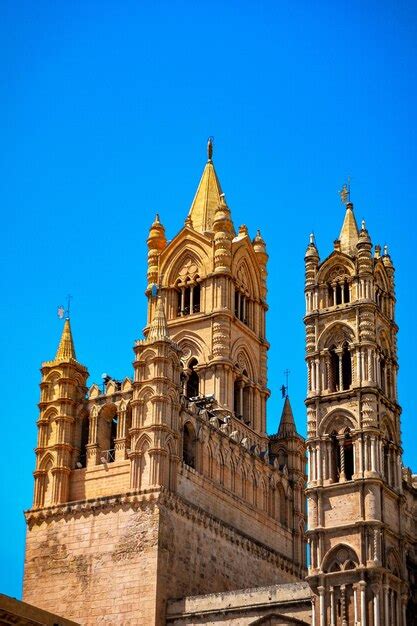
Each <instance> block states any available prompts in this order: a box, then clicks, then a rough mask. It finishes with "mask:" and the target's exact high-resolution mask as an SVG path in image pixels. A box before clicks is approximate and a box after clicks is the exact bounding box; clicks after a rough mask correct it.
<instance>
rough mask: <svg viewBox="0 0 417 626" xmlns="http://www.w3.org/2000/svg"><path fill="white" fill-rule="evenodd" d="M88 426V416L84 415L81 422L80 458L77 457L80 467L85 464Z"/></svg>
mask: <svg viewBox="0 0 417 626" xmlns="http://www.w3.org/2000/svg"><path fill="white" fill-rule="evenodd" d="M88 427H89V423H88V417H85V418H84V419H83V420H82V422H81V442H80V458H79V459H78V461H79V463H80V464H81V467H85V466H86V465H87V444H88Z"/></svg>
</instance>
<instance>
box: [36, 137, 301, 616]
mask: <svg viewBox="0 0 417 626" xmlns="http://www.w3.org/2000/svg"><path fill="white" fill-rule="evenodd" d="M147 243H148V275H147V289H146V296H147V300H148V323H147V326H146V328H145V331H144V337H145V338H144V339H141V340H138V341H136V342H135V345H134V362H133V376H132V378H129V377H127V378H125V379H124V380H121V381H118V380H113V379H111V378H107V379H106V380H105V381H104V384H103V386H102V387H99V386H98V385H92V386H91V387H90V388H89V389H88V390H87V387H86V381H87V378H88V371H87V369H86V368H85V367H84V366H83V365H81V364H80V363H79V362H78V361H77V358H76V354H75V349H74V343H73V339H72V334H71V326H70V320H69V319H66V320H65V323H64V328H63V333H62V338H61V341H60V344H59V347H58V351H57V354H56V357H55V359H53V360H52V361H48V362H45V363H43V365H42V370H41V371H42V381H41V400H40V403H39V419H38V444H37V447H36V469H35V472H34V477H35V492H34V501H33V506H32V508H31V509H30V510H29V511H27V512H26V519H27V526H28V530H27V544H26V559H25V576H24V600H25V601H26V602H29V603H31V604H34V605H36V606H39V607H41V608H43V609H45V610H48V611H51V612H53V613H58V614H61V615H63V616H65V617H66V618H67V619H71V620H74V621H75V622H79V623H81V624H85V625H90V624H98V623H100V624H104V623H105V624H112V625H116V624H123V625H128V624H132V625H133V624H144V625H151V624H152V625H154V624H158V625H159V624H164V623H165V622H166V619H167V618H166V606H167V601H168V600H169V599H178V598H182V597H186V596H194V595H198V594H218V593H220V592H223V593H224V592H229V593H232V594H233V592H234V590H238V589H242V588H247V587H252V588H255V587H256V588H258V587H261V586H262V587H265V586H271V585H277V584H280V583H285V584H286V585H289V587H288V589H291V590H292V591H291V593H294V594H295V595H294V598H298V597H299V596H300V594H301V596H303V597H304V599H305V597H306V589H307V586H306V585H305V584H303V583H301V582H300V581H303V580H304V578H305V576H306V574H307V569H306V556H305V553H306V550H305V541H306V540H305V523H306V519H305V509H306V506H305V493H304V487H305V481H306V476H305V460H306V457H305V443H304V440H303V439H302V438H301V437H300V436H299V435H298V434H297V432H296V429H295V423H294V418H293V415H292V411H291V406H290V403H289V399H288V398H286V401H285V404H284V409H283V414H282V418H281V423H280V427H279V430H278V432H277V433H276V434H275V435H273V436H268V435H267V433H266V403H267V399H268V396H269V390H268V387H267V351H268V342H267V339H266V334H265V315H266V311H267V303H266V292H267V290H266V276H267V260H268V255H267V252H266V247H265V242H264V240H263V239H262V237H261V235H260V233H259V232H258V234H257V235H256V236H255V238H254V239H253V240H251V239H250V237H249V234H248V231H247V228H246V227H245V226H241V227H240V228H239V229H238V231H237V232H236V231H235V228H234V225H233V222H232V218H231V214H230V210H229V208H228V206H227V203H226V199H225V196H224V194H223V192H222V190H221V187H220V183H219V180H218V178H217V175H216V172H215V169H214V165H213V162H212V146H211V143H209V153H208V161H207V163H206V165H205V168H204V172H203V175H202V178H201V181H200V184H199V186H198V189H197V193H196V195H195V198H194V200H193V203H192V206H191V209H190V211H189V214H188V216H187V218H186V220H185V224H184V227H183V228H182V229H181V230H180V232H179V233H178V234H177V235H176V236H175V237H174V238H173V239H172V240H171V241H170V242H168V241H167V239H166V236H165V230H164V227H163V225H162V223H161V222H160V220H159V218H158V217H157V218H156V219H155V221H154V222H153V224H152V226H151V228H150V231H149V237H148V242H147ZM294 585H295V586H294ZM297 585H298V586H297ZM300 585H301V587H300ZM282 593H283V592H282ZM282 593H281V595H282ZM265 594H266V595H267V596H268V597H272V596H271V594H269V592H268V593H267V592H265ZM297 594H298V595H297ZM303 594H304V595H303ZM272 595H274V594H272ZM284 595H285V594H284ZM301 596H300V597H301ZM274 597H275V596H274ZM277 597H278V596H277ZM279 597H281V596H279ZM294 602H295V603H296V602H298V600H297V601H296V600H294ZM261 604H262V606H264V604H263V603H261ZM184 606H185V605H184ZM307 613H308V611H307ZM298 615H299V614H298ZM184 619H186V618H185V617H184ZM291 619H292V618H291ZM294 619H295V618H294ZM170 623H188V622H186V621H183V622H177V621H175V619H174V618H172V620H171V621H170ZM193 623H198V622H195V621H194V622H193ZM236 623H238V622H236ZM240 623H251V622H240ZM271 623H272V622H271ZM291 623H292V622H291ZM297 623H300V622H297ZM304 623H305V622H304Z"/></svg>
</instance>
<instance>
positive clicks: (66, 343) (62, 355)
mask: <svg viewBox="0 0 417 626" xmlns="http://www.w3.org/2000/svg"><path fill="white" fill-rule="evenodd" d="M76 358H77V357H76V356H75V349H74V341H73V339H72V332H71V324H70V321H69V317H67V318H66V320H65V322H64V328H63V329H62V335H61V340H60V342H59V346H58V350H57V351H56V356H55V361H71V360H74V361H75V360H76Z"/></svg>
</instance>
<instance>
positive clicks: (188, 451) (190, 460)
mask: <svg viewBox="0 0 417 626" xmlns="http://www.w3.org/2000/svg"><path fill="white" fill-rule="evenodd" d="M182 460H183V461H184V463H185V464H186V465H188V466H189V467H192V468H194V469H195V467H196V437H195V432H194V428H193V426H192V425H191V424H190V423H187V424H185V426H184V429H183V437H182Z"/></svg>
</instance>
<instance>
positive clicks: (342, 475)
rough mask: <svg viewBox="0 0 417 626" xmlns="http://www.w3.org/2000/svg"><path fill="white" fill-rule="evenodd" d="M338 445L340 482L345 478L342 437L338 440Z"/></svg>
mask: <svg viewBox="0 0 417 626" xmlns="http://www.w3.org/2000/svg"><path fill="white" fill-rule="evenodd" d="M339 446H340V478H339V480H340V482H343V481H345V480H346V474H345V446H344V441H343V439H342V440H341V441H339Z"/></svg>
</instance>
